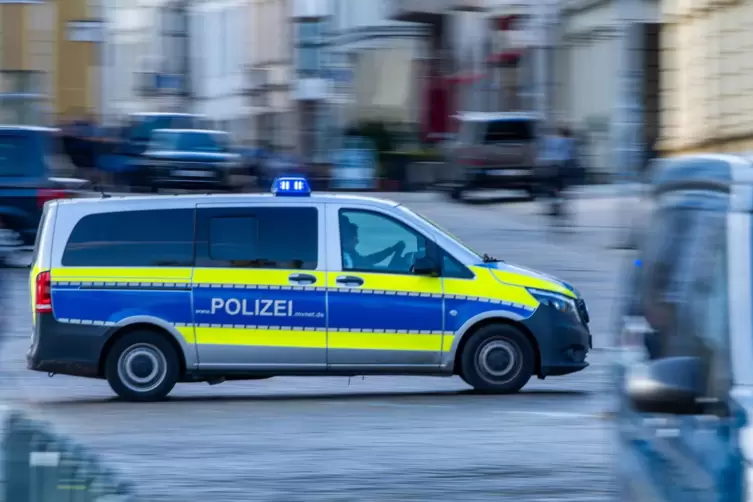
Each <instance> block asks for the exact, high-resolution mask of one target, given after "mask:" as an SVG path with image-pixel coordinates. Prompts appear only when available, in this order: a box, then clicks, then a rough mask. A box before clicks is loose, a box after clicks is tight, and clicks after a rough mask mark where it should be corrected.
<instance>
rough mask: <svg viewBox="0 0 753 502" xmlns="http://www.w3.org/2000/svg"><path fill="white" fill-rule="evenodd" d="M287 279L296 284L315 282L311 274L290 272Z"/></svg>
mask: <svg viewBox="0 0 753 502" xmlns="http://www.w3.org/2000/svg"><path fill="white" fill-rule="evenodd" d="M288 279H289V280H290V282H294V283H296V284H314V283H315V282H316V277H315V276H313V275H311V274H290V275H289V276H288Z"/></svg>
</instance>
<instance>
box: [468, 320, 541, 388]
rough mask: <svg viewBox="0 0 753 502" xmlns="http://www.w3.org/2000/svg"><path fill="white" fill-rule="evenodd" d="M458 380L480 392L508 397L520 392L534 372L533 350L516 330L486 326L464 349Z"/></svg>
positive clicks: (501, 326)
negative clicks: (507, 395)
mask: <svg viewBox="0 0 753 502" xmlns="http://www.w3.org/2000/svg"><path fill="white" fill-rule="evenodd" d="M460 357H461V366H460V367H461V372H460V376H461V377H462V378H463V380H465V382H466V383H467V384H468V385H470V386H471V387H473V388H474V389H475V390H477V391H480V392H489V393H495V394H510V393H513V392H517V391H519V390H520V389H522V388H523V386H524V385H525V384H526V383H528V380H530V379H531V376H532V375H533V372H534V369H535V362H536V361H535V358H536V355H535V353H534V350H533V347H532V346H531V342H530V341H529V340H528V338H527V337H526V336H525V335H524V334H523V333H522V332H521V331H520V330H519V329H517V328H515V327H513V326H509V325H504V324H495V325H491V326H485V327H483V328H481V329H479V330H478V331H477V332H476V333H474V334H473V335H472V337H471V339H470V340H468V343H467V344H466V346H465V347H464V349H463V352H462V354H461V355H460Z"/></svg>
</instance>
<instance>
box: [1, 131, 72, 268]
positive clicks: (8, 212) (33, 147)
mask: <svg viewBox="0 0 753 502" xmlns="http://www.w3.org/2000/svg"><path fill="white" fill-rule="evenodd" d="M57 132H58V131H57V129H48V128H44V127H31V126H0V228H2V229H3V230H2V239H1V240H2V247H3V250H4V251H3V252H4V253H7V252H8V251H9V248H12V249H16V250H23V249H26V250H30V249H32V248H33V246H34V240H35V238H36V235H37V226H38V225H39V220H40V218H41V216H42V209H43V207H44V203H45V202H47V201H49V200H53V199H60V198H68V197H74V196H76V195H77V194H79V193H80V191H81V190H83V189H85V188H86V184H87V182H86V181H85V180H80V179H73V178H56V177H53V176H51V173H52V171H53V168H54V163H55V162H56V161H57V160H56V156H57V154H58V153H59V151H58V150H59V149H58V148H57V146H56V143H57V142H58V141H59V138H58V136H57Z"/></svg>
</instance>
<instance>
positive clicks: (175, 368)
mask: <svg viewBox="0 0 753 502" xmlns="http://www.w3.org/2000/svg"><path fill="white" fill-rule="evenodd" d="M129 357H130V358H132V359H131V361H130V362H129V361H128V358H129ZM178 357H179V356H178V354H177V353H176V351H175V349H174V348H173V346H172V344H171V343H170V342H169V341H167V339H165V337H164V336H162V335H161V334H159V333H156V332H153V331H134V332H131V333H128V334H126V335H125V336H124V337H123V338H121V339H120V340H118V341H117V342H115V344H114V345H113V346H112V348H111V349H110V351H109V352H108V353H107V355H106V359H105V377H106V378H107V382H108V383H109V384H110V387H111V388H112V390H113V391H114V392H115V393H116V394H117V395H118V396H120V398H122V399H124V400H126V401H134V402H146V401H161V400H163V399H165V398H166V397H167V395H168V394H169V393H170V391H172V390H173V387H175V384H176V383H177V382H178V379H179V378H180V360H179V358H178ZM129 363H130V365H131V366H130V370H131V374H132V375H133V376H135V377H137V378H138V377H141V378H143V379H145V382H144V383H143V384H142V383H139V382H137V381H135V380H133V379H132V378H131V377H129V375H128V371H127V369H128V367H129ZM134 364H135V365H136V366H133V365H134ZM153 368H154V371H155V373H154V377H153V378H150V379H148V378H147V376H143V373H145V372H146V371H149V372H150V373H149V376H150V375H151V374H152V371H151V370H152V369H153ZM139 373H141V374H139Z"/></svg>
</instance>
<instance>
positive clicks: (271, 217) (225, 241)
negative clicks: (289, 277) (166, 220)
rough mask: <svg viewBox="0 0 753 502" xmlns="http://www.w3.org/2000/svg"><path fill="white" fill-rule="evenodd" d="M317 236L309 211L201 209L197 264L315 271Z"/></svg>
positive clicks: (313, 212) (314, 215)
mask: <svg viewBox="0 0 753 502" xmlns="http://www.w3.org/2000/svg"><path fill="white" fill-rule="evenodd" d="M318 235H319V229H318V213H317V210H316V208H313V207H288V208H282V207H281V208H232V209H230V208H228V209H226V208H222V209H219V208H217V209H202V210H199V213H198V228H197V237H196V265H197V266H199V267H223V268H225V267H237V268H267V269H298V270H314V269H316V268H317V266H318V262H319V256H318V252H319V245H318V242H319V240H318Z"/></svg>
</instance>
